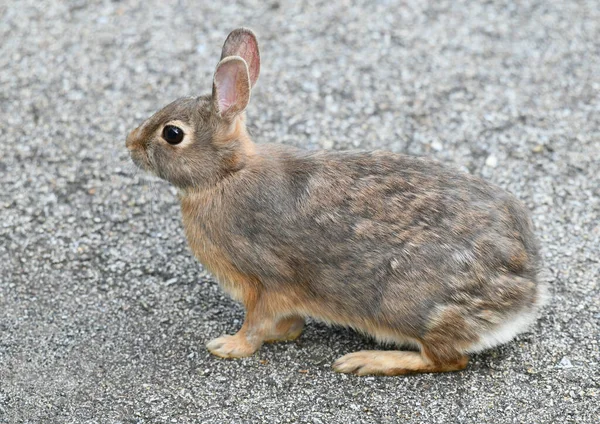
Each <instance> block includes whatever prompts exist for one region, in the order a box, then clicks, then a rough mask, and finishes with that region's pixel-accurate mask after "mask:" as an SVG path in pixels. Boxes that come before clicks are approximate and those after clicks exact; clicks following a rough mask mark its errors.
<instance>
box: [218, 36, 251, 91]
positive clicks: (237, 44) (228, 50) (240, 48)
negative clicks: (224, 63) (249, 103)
mask: <svg viewBox="0 0 600 424" xmlns="http://www.w3.org/2000/svg"><path fill="white" fill-rule="evenodd" d="M228 56H239V57H241V58H242V59H244V60H245V61H246V64H247V65H248V73H249V75H250V84H251V86H252V87H254V84H256V80H258V74H259V73H260V53H259V51H258V41H257V40H256V35H254V33H253V32H252V31H251V30H249V29H248V28H238V29H235V30H233V31H231V33H230V34H229V35H228V36H227V40H225V43H224V44H223V51H222V52H221V60H223V59H225V58H226V57H228Z"/></svg>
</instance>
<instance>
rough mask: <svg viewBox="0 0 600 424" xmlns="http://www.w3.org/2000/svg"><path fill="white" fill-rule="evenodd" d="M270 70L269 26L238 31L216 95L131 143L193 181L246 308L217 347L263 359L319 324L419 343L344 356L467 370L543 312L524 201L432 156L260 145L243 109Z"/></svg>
mask: <svg viewBox="0 0 600 424" xmlns="http://www.w3.org/2000/svg"><path fill="white" fill-rule="evenodd" d="M232 63H233V64H234V65H231V64H232ZM228 64H229V65H228ZM259 64H260V60H259V54H258V44H257V43H256V39H255V37H254V35H253V34H252V33H251V32H250V31H249V30H243V29H241V30H236V31H234V33H232V35H230V37H228V39H227V41H226V43H225V45H224V47H223V53H222V60H221V62H220V63H219V65H217V71H216V73H215V82H214V87H213V94H212V96H202V97H199V98H195V99H193V98H185V99H180V100H177V101H175V102H173V103H172V104H170V105H168V106H166V107H165V108H164V109H162V110H161V111H159V112H157V113H156V114H155V115H154V116H152V117H151V118H149V119H148V120H147V121H146V122H144V123H143V124H142V125H141V126H140V128H138V129H136V130H134V131H132V132H131V134H130V135H129V137H128V138H127V147H128V148H129V149H130V151H131V156H132V159H133V160H134V162H135V163H136V164H138V165H139V166H141V167H143V168H145V169H148V170H150V171H152V172H155V173H156V174H157V175H159V176H160V177H162V178H164V179H166V180H168V181H170V182H171V183H173V184H174V185H175V186H177V187H178V188H179V190H180V201H181V211H182V216H183V226H184V230H185V234H186V237H187V239H188V243H189V245H190V248H191V250H192V251H193V253H194V255H195V256H196V257H197V258H198V260H199V261H200V262H201V263H202V264H203V265H204V266H205V267H206V268H207V269H208V270H210V272H211V273H212V274H213V275H214V276H215V278H216V279H217V280H218V281H219V283H220V284H221V285H222V286H223V288H224V289H225V290H226V291H227V292H228V293H229V294H230V295H231V296H232V297H233V298H235V299H237V300H238V301H240V302H242V303H243V304H244V306H245V308H246V319H245V322H244V324H243V326H242V328H241V329H240V331H239V332H238V333H237V334H235V335H233V336H222V337H219V338H217V339H215V340H213V341H211V342H209V343H208V345H207V347H208V349H209V350H210V351H211V352H212V353H214V354H215V355H218V356H221V357H241V356H247V355H251V354H252V353H254V352H255V351H256V350H257V349H259V348H260V346H261V344H262V343H263V342H265V341H275V340H288V339H294V338H296V337H298V336H299V335H300V333H301V331H302V328H303V325H304V317H314V318H317V319H320V320H323V321H325V322H329V323H332V324H339V325H345V326H349V327H352V328H355V329H357V330H358V331H361V332H364V333H366V334H369V335H372V336H374V337H375V338H377V339H378V340H380V341H386V342H392V343H396V344H409V345H412V346H414V347H415V348H418V349H419V352H404V351H400V352H379V351H373V352H369V351H367V352H356V353H352V354H349V355H346V356H344V357H342V358H340V360H338V361H337V362H336V364H335V365H334V368H335V369H336V370H337V371H340V372H354V373H357V374H365V373H374V374H385V375H397V374H405V373H412V372H442V371H456V370H460V369H463V368H464V367H465V366H466V364H467V362H468V358H467V356H466V353H468V352H470V351H471V350H473V349H475V348H479V347H477V346H479V345H481V346H484V347H485V346H487V345H494V344H497V343H499V342H503V341H505V339H507V337H509V336H513V335H514V334H513V333H511V329H510V328H508V329H506V328H504V327H503V325H504V324H505V323H507V322H511V320H513V319H514V320H516V321H518V319H519V317H521V316H524V317H528V316H529V314H530V313H533V312H534V311H535V309H536V308H537V306H538V304H539V301H540V290H541V289H540V284H539V283H538V282H537V278H536V275H537V270H538V267H539V255H538V250H537V244H536V241H535V238H534V236H533V231H532V224H531V221H530V219H529V217H528V213H527V211H526V210H525V208H524V207H523V206H522V205H521V203H520V202H518V201H517V200H516V199H515V198H514V197H513V196H511V195H510V194H508V193H506V192H505V191H503V190H502V189H500V188H498V187H495V186H492V185H490V184H488V183H486V182H484V181H482V180H480V179H478V178H475V177H473V176H470V175H465V174H462V173H459V172H458V171H456V170H453V169H451V168H447V167H444V166H443V165H441V164H439V163H437V162H435V161H431V160H427V159H423V158H415V157H409V156H404V155H397V154H392V153H389V152H305V151H302V150H298V149H294V148H291V147H288V146H280V145H265V144H259V145H255V144H254V143H253V142H252V140H251V139H250V137H249V135H248V133H247V131H246V127H245V115H244V112H243V111H244V109H245V108H246V106H247V102H248V100H249V93H246V92H245V90H246V89H247V88H248V87H251V86H253V85H254V83H255V82H256V79H257V78H258V73H259V69H258V66H259ZM230 65H231V66H230ZM242 65H243V66H242ZM223 81H225V83H223ZM228 81H229V83H228ZM231 81H235V84H233V83H230V82H231ZM219 84H221V85H219ZM221 88H222V89H223V90H221ZM228 90H229V91H228ZM231 90H236V92H232V91H231ZM219 96H220V97H219ZM170 122H180V123H182V124H181V125H182V126H185V128H186V138H185V140H184V142H182V143H181V144H180V145H174V146H173V145H169V144H168V143H166V141H165V140H163V139H162V136H161V134H162V129H163V128H164V126H165V125H167V124H169V123H170ZM184 124H185V125H184ZM520 330H521V328H520V327H519V328H518V329H517V328H515V331H514V333H515V334H516V332H517V331H520ZM496 333H498V334H500V336H498V335H496ZM506 334H508V336H506ZM495 337H496V338H497V340H496V338H495Z"/></svg>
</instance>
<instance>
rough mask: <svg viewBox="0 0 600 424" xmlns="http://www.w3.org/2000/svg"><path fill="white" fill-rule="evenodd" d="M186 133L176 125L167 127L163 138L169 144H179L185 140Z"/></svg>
mask: <svg viewBox="0 0 600 424" xmlns="http://www.w3.org/2000/svg"><path fill="white" fill-rule="evenodd" d="M184 135H185V134H184V132H183V130H182V129H181V128H179V127H176V126H175V125H167V126H165V128H164V129H163V133H162V136H163V138H164V139H165V140H166V142H167V143H169V144H179V143H181V140H183V136H184Z"/></svg>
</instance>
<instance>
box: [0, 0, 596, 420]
mask: <svg viewBox="0 0 600 424" xmlns="http://www.w3.org/2000/svg"><path fill="white" fill-rule="evenodd" d="M231 3H233V2H231ZM242 25H243V26H248V27H251V28H253V29H255V31H256V32H257V34H258V36H259V39H260V42H261V46H262V64H263V68H262V74H261V77H260V80H259V82H258V85H257V87H256V90H255V92H254V93H253V98H252V103H251V106H250V108H249V110H248V122H249V126H250V129H251V131H252V134H253V135H254V138H255V140H256V141H257V142H278V143H288V144H293V145H297V146H302V147H306V148H309V149H317V148H333V149H346V148H367V149H373V148H380V149H388V150H392V151H396V152H405V153H411V154H417V155H427V156H431V157H435V158H438V159H439V160H442V161H445V162H448V163H452V164H454V165H455V166H457V167H459V168H462V169H464V170H466V171H468V172H471V173H473V174H477V175H482V176H483V177H485V178H486V179H489V180H490V181H493V182H494V183H496V184H499V185H500V186H502V187H504V188H506V189H508V190H510V191H512V192H513V193H515V194H516V195H517V196H518V197H519V198H521V199H523V200H524V201H525V202H526V204H527V205H528V206H529V207H530V209H531V211H532V213H533V218H534V221H535V225H536V228H537V233H538V235H539V238H540V240H541V243H542V246H543V256H544V260H545V277H544V278H546V279H547V280H548V281H550V286H551V288H552V295H553V299H552V301H551V303H550V305H549V307H548V308H547V309H546V310H545V311H544V313H543V316H542V318H541V319H540V321H539V322H538V324H537V325H536V326H534V327H533V328H532V329H531V331H530V332H528V333H526V334H524V335H522V336H520V337H519V338H518V339H517V340H515V341H514V342H512V343H510V344H508V345H505V346H503V347H501V348H498V349H494V350H491V351H488V352H485V353H483V354H480V355H476V356H474V357H473V359H472V361H471V363H470V365H469V367H468V369H467V370H465V371H464V372H460V373H455V374H445V375H418V376H410V377H396V378H391V377H386V378H384V377H366V378H358V377H354V376H347V375H338V374H335V373H334V372H332V370H331V364H332V362H333V361H334V360H335V359H336V358H337V357H339V356H341V355H343V354H345V353H348V352H351V351H354V350H358V349H364V348H373V347H374V346H375V345H374V343H373V342H372V341H370V340H368V339H366V338H364V337H362V336H360V335H358V334H356V333H354V332H352V331H350V330H346V329H340V328H330V327H327V326H325V325H323V324H320V323H315V322H310V323H309V325H308V327H307V328H306V331H305V333H304V334H303V335H302V337H301V338H300V339H299V340H297V341H295V342H290V343H283V344H276V345H267V346H265V347H263V348H262V349H261V350H260V352H259V353H258V354H256V355H255V356H253V357H251V358H247V359H243V360H235V361H230V360H220V359H217V358H215V357H213V356H211V355H210V354H209V353H208V352H207V351H206V349H205V347H204V344H205V342H206V341H207V340H210V339H212V338H214V337H216V336H218V335H220V334H222V333H231V332H234V331H236V330H237V328H238V327H239V326H240V325H241V321H242V319H243V311H242V309H241V308H240V306H239V305H237V304H235V303H234V302H232V301H231V300H230V299H229V298H228V297H227V296H226V295H225V294H224V293H223V292H222V291H221V290H220V289H219V287H218V286H217V285H216V283H215V282H214V281H213V280H212V279H211V278H210V276H209V275H207V274H206V273H205V272H203V270H202V267H201V266H200V265H199V264H198V263H197V262H196V261H195V260H194V259H193V258H192V256H191V254H190V252H189V251H188V249H187V247H186V242H185V240H184V235H183V231H182V228H181V222H180V212H179V208H178V204H177V201H176V198H175V196H174V191H173V189H172V188H170V187H169V186H168V185H167V184H166V183H164V182H162V181H159V180H157V179H154V178H152V177H148V176H145V175H143V174H141V173H139V172H136V171H135V170H134V169H133V167H132V166H131V164H130V162H129V159H128V156H127V152H126V151H125V148H124V140H125V135H126V133H127V132H128V131H129V130H130V129H132V128H134V127H135V126H136V125H137V124H139V123H140V121H141V120H142V119H144V118H146V117H147V116H149V114H151V113H152V112H153V111H155V110H156V109H158V108H160V107H161V106H163V105H164V104H166V103H167V102H169V101H171V100H173V99H175V98H176V97H180V96H184V95H199V94H202V93H205V92H207V91H208V90H209V89H210V84H211V76H212V72H213V70H214V66H215V64H216V62H217V59H218V57H219V52H220V47H221V44H222V42H223V40H224V38H225V36H226V35H227V33H228V32H229V31H230V30H231V29H233V28H235V27H237V26H242ZM599 91H600V7H599V5H598V2H597V1H596V0H589V1H583V0H582V1H564V2H560V1H552V2H549V1H544V0H523V1H485V2H484V1H471V0H461V1H454V0H453V1H450V0H439V1H431V2H426V1H423V0H411V1H364V2H358V1H339V2H332V1H310V2H306V3H305V2H298V1H291V0H290V1H287V0H286V1H283V0H281V1H279V0H269V1H258V0H255V1H244V2H241V3H239V4H236V5H234V4H230V3H229V2H228V3H227V4H225V2H209V1H191V0H189V1H141V0H138V1H108V0H107V1H96V0H94V1H87V0H85V1H84V0H80V1H79V0H78V1H58V0H57V1H34V0H18V1H16V0H13V1H11V0H3V1H2V2H0V140H1V141H0V183H1V185H0V423H11V424H12V423H128V424H134V423H137V424H141V423H144V424H146V423H195V422H203V423H228V422H235V423H239V422H253V423H254V422H265V423H279V422H311V423H335V422H339V423H350V422H352V423H360V422H365V423H366V422H376V423H387V422H389V423H392V422H407V423H454V422H458V423H558V422H560V423H597V422H600V419H599V416H600V331H599V327H600V288H599V280H600V219H599V217H600V98H599V95H598V94H599Z"/></svg>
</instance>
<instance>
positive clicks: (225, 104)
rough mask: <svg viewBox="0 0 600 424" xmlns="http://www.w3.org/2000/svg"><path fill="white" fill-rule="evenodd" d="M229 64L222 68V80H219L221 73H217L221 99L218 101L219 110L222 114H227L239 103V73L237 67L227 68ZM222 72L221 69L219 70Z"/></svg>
mask: <svg viewBox="0 0 600 424" xmlns="http://www.w3.org/2000/svg"><path fill="white" fill-rule="evenodd" d="M227 65H229V64H225V65H224V66H222V67H221V68H225V69H223V72H222V73H223V74H224V75H222V78H219V76H220V74H221V72H217V89H218V90H217V91H218V95H219V98H218V99H217V100H218V102H219V110H220V111H221V113H224V112H226V111H227V110H229V108H230V107H231V106H233V105H235V103H236V101H237V91H236V86H237V72H236V67H234V66H227ZM219 71H221V69H219Z"/></svg>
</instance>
